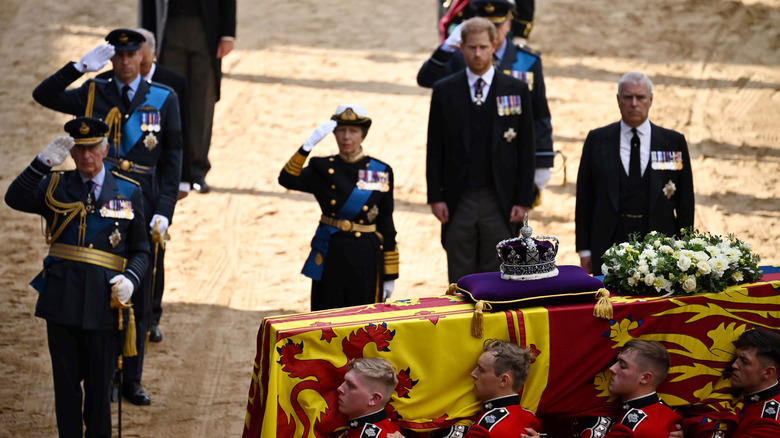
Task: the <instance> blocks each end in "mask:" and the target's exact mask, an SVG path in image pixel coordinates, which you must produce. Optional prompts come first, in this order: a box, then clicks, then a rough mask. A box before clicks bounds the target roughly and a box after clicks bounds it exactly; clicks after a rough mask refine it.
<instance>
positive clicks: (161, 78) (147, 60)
mask: <svg viewBox="0 0 780 438" xmlns="http://www.w3.org/2000/svg"><path fill="white" fill-rule="evenodd" d="M136 32H138V33H140V34H141V35H142V36H143V37H144V38H145V39H146V41H144V42H143V43H141V47H140V49H139V50H138V51H139V52H140V53H141V70H140V71H141V77H142V78H143V80H145V81H146V82H150V83H151V82H157V83H159V84H163V85H166V86H168V87H171V88H172V89H173V91H174V92H176V97H177V98H178V99H179V111H180V114H181V132H182V140H183V142H182V162H181V182H179V197H178V199H179V200H181V199H183V198H186V197H187V195H189V192H190V183H191V182H192V178H191V177H190V147H189V141H188V140H189V131H188V129H187V122H188V117H187V112H188V111H189V106H188V104H187V78H185V77H184V76H182V75H180V74H179V73H176V72H175V71H173V70H171V69H169V68H166V67H164V66H162V65H160V64H159V63H158V62H157V61H156V58H157V55H156V50H157V44H156V42H155V38H154V34H153V33H151V32H149V31H148V30H146V29H142V28H139V29H136ZM97 77H98V78H99V79H106V80H109V79H111V78H113V77H114V72H113V71H106V72H103V73H100V74H99V75H97ZM156 254H157V257H155V258H156V261H157V273H156V275H155V277H154V278H153V279H152V280H153V283H154V284H153V285H152V288H153V289H152V316H151V318H152V320H151V323H150V325H149V340H150V341H152V342H161V341H162V338H163V335H162V331H160V327H159V326H160V318H161V317H162V297H163V293H164V291H165V263H164V260H165V248H164V247H163V246H162V245H160V246H159V247H158V248H157V251H156ZM152 262H154V260H152Z"/></svg>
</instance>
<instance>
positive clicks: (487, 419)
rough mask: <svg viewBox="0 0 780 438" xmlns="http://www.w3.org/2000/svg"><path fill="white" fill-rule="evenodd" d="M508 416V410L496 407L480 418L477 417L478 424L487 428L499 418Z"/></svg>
mask: <svg viewBox="0 0 780 438" xmlns="http://www.w3.org/2000/svg"><path fill="white" fill-rule="evenodd" d="M508 416H509V411H508V410H506V408H496V409H493V410H492V411H488V412H486V413H485V415H483V416H482V418H480V419H479V425H480V426H482V427H484V428H485V429H487V430H490V429H492V428H493V427H494V426H495V425H496V424H498V423H499V422H500V421H501V420H503V419H504V418H506V417H508Z"/></svg>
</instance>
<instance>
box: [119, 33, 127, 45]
mask: <svg viewBox="0 0 780 438" xmlns="http://www.w3.org/2000/svg"><path fill="white" fill-rule="evenodd" d="M127 41H128V38H127V34H126V33H123V34H121V35H119V42H120V43H122V44H124V43H126V42H127Z"/></svg>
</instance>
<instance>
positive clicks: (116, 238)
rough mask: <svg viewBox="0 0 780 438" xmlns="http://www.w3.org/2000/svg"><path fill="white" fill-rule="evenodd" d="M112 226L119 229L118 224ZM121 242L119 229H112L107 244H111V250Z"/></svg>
mask: <svg viewBox="0 0 780 438" xmlns="http://www.w3.org/2000/svg"><path fill="white" fill-rule="evenodd" d="M114 225H115V226H116V227H119V222H115V223H114ZM121 241H122V235H121V234H120V233H119V228H116V229H114V232H113V233H111V235H110V236H108V242H109V243H110V244H111V247H112V248H116V246H117V245H119V242H121Z"/></svg>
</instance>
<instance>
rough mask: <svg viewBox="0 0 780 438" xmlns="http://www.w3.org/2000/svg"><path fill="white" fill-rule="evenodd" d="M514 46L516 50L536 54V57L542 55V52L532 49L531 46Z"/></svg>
mask: <svg viewBox="0 0 780 438" xmlns="http://www.w3.org/2000/svg"><path fill="white" fill-rule="evenodd" d="M515 47H517V50H519V51H522V52H525V53H528V54H529V55H533V56H536V57H537V58H541V57H542V52H540V51H538V50H534V49H532V48H530V47H528V46H519V45H518V46H515Z"/></svg>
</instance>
